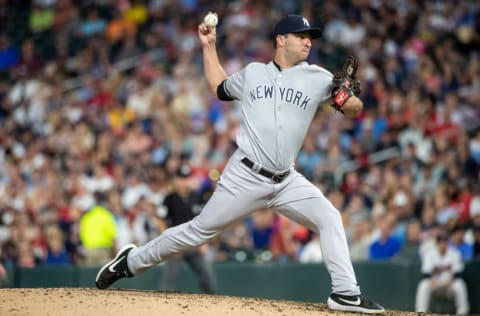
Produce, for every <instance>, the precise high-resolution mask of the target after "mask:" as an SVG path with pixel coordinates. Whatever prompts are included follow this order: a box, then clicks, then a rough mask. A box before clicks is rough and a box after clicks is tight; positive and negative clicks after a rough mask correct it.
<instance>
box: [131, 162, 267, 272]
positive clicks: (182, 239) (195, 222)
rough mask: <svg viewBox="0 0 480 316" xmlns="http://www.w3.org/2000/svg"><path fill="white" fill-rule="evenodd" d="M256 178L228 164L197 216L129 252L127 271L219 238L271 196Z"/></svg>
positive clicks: (150, 265) (248, 171)
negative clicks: (230, 225)
mask: <svg viewBox="0 0 480 316" xmlns="http://www.w3.org/2000/svg"><path fill="white" fill-rule="evenodd" d="M233 159H235V158H233ZM258 177H259V176H253V175H252V173H251V171H250V170H249V169H247V168H246V167H245V166H243V165H240V164H239V163H238V161H236V160H233V161H231V162H229V165H227V167H226V169H225V172H224V173H223V175H222V178H221V180H220V182H219V183H218V185H217V189H216V190H215V192H214V193H213V195H212V197H211V198H210V200H209V201H208V202H207V204H206V205H205V207H204V208H203V210H202V211H201V212H200V214H199V215H198V216H196V217H195V218H194V219H192V220H191V221H189V222H187V223H184V224H181V225H178V226H175V227H171V228H169V229H167V230H165V231H164V232H163V233H162V234H161V235H160V236H158V237H157V238H155V239H153V240H151V241H150V242H148V243H147V244H145V245H144V246H142V247H138V248H136V249H133V250H132V251H131V252H130V253H129V255H128V258H127V261H128V262H127V263H128V268H129V270H130V272H131V273H132V274H133V275H136V274H139V273H141V272H143V271H145V270H146V269H148V268H150V267H152V266H154V265H156V264H158V263H160V262H161V261H163V260H166V259H168V258H169V257H170V256H172V255H175V254H177V253H180V252H183V251H185V250H188V249H191V248H194V247H197V246H199V245H201V244H204V243H206V242H207V241H209V240H211V239H212V238H215V237H216V236H218V235H219V234H220V233H221V232H222V230H223V229H225V227H227V226H228V225H229V224H231V223H233V222H235V221H236V220H238V219H240V218H243V217H245V216H246V215H248V214H249V213H251V212H252V211H254V210H256V209H258V208H261V207H263V206H264V205H265V203H266V198H265V197H266V196H268V195H269V194H270V193H271V186H269V185H268V184H266V183H264V182H262V181H259V180H258V179H259V178H258ZM260 179H261V178H260Z"/></svg>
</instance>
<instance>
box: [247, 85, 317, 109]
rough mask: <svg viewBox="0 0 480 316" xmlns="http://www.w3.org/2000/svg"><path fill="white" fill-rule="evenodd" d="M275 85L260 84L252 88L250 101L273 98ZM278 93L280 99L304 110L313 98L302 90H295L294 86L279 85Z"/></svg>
mask: <svg viewBox="0 0 480 316" xmlns="http://www.w3.org/2000/svg"><path fill="white" fill-rule="evenodd" d="M273 90H274V87H273V86H265V85H259V86H257V87H255V88H254V89H252V90H250V101H251V102H254V101H256V100H260V99H273ZM278 94H279V96H280V100H281V101H283V102H287V103H291V104H293V105H295V106H297V107H299V108H301V109H303V110H306V109H307V106H308V103H309V102H310V101H311V100H312V98H311V97H309V96H307V95H306V94H304V93H303V92H302V91H299V90H294V89H292V88H282V87H278Z"/></svg>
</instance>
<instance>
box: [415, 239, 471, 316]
mask: <svg viewBox="0 0 480 316" xmlns="http://www.w3.org/2000/svg"><path fill="white" fill-rule="evenodd" d="M463 269H464V265H463V262H462V258H461V255H460V252H459V251H458V250H457V249H454V248H452V247H449V246H448V235H447V234H445V233H443V232H442V233H440V234H439V235H438V236H437V242H436V247H434V248H432V249H430V251H428V252H427V253H426V254H425V256H424V257H423V258H422V274H423V275H424V276H425V278H423V279H422V281H420V283H419V284H418V287H417V295H416V300H415V311H416V312H427V310H428V307H429V305H430V298H431V294H432V292H433V291H434V290H437V289H441V288H444V289H446V290H448V291H450V292H451V293H452V294H453V297H454V300H455V306H456V314H457V315H466V314H468V312H469V310H470V305H469V302H468V293H467V286H466V284H465V281H464V280H463V279H462V278H461V277H460V274H461V273H462V272H463Z"/></svg>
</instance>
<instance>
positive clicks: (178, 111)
mask: <svg viewBox="0 0 480 316" xmlns="http://www.w3.org/2000/svg"><path fill="white" fill-rule="evenodd" d="M208 11H215V12H217V13H218V15H219V20H220V21H219V25H218V26H217V34H218V40H217V46H218V49H219V54H220V58H221V60H222V64H223V65H224V67H225V69H226V71H227V73H229V74H231V73H233V72H235V71H238V70H239V69H241V68H242V67H243V66H244V65H245V64H246V63H248V62H251V61H254V60H256V61H261V62H268V61H269V60H271V58H272V56H273V45H272V39H271V37H270V32H271V30H272V27H273V25H274V23H275V22H276V20H277V19H278V18H279V17H282V16H283V15H285V14H286V13H299V14H302V15H304V16H305V17H307V18H308V19H309V20H310V21H311V24H312V25H318V26H321V27H322V29H323V36H322V38H320V39H319V40H315V41H313V46H314V47H313V49H312V53H311V55H310V57H309V59H310V60H309V61H310V62H311V63H316V64H319V65H321V66H323V67H325V68H327V69H329V70H330V71H332V72H334V71H336V70H338V68H339V67H340V65H341V63H342V62H343V60H344V58H345V57H346V56H347V55H349V54H354V55H355V56H357V57H358V59H359V61H360V68H359V72H358V75H359V79H360V81H361V87H362V93H361V98H362V100H363V101H364V111H363V113H362V115H361V116H360V117H359V118H358V119H355V120H349V119H344V118H342V116H341V115H340V114H339V113H334V112H333V111H332V110H331V109H329V108H328V107H325V108H323V109H321V111H319V112H318V113H317V115H316V116H315V118H314V121H313V124H312V126H311V128H310V130H309V132H308V135H307V138H306V140H305V143H304V147H303V148H302V150H301V152H300V154H299V156H298V160H297V163H296V167H297V169H298V170H299V171H300V172H302V173H303V174H304V175H305V176H306V177H307V178H309V179H310V180H312V181H313V182H314V183H315V184H317V185H318V186H319V187H320V188H321V190H322V191H323V192H324V194H325V195H326V196H327V197H328V198H329V199H330V201H331V202H332V203H333V204H334V205H335V206H336V207H337V208H338V209H339V210H340V211H341V213H342V216H343V219H344V225H345V229H346V232H347V237H348V242H349V245H350V251H351V256H352V259H353V260H391V259H398V260H419V259H421V256H422V254H423V253H425V252H426V251H427V250H428V249H429V247H430V248H431V247H432V245H433V244H434V242H435V238H436V236H437V235H438V234H439V233H441V232H447V233H449V236H450V241H449V242H450V243H451V246H452V247H456V248H457V249H459V251H460V252H461V254H462V258H463V259H464V260H471V259H473V258H475V257H477V258H478V257H480V172H479V169H480V168H479V166H480V55H479V50H478V47H480V4H479V3H477V2H476V1H446V2H443V1H426V0H425V1H422V0H417V1H415V0H398V1H379V0H352V1H338V2H332V1H293V0H285V1H268V0H256V1H253V0H238V1H224V0H217V1H210V0H181V1H180V0H179V1H169V0H150V1H149V0H143V1H142V0H120V1H113V0H112V1H110V0H88V1H87V0H85V1H74V0H32V1H14V0H0V21H2V22H1V23H0V262H1V263H3V266H5V267H13V266H19V267H35V266H39V265H54V264H68V265H96V264H100V263H102V262H100V261H101V260H104V259H103V258H105V256H111V255H112V254H113V253H114V251H115V249H118V248H119V247H121V246H123V245H125V244H126V243H129V242H134V243H136V244H143V243H146V242H147V241H148V240H150V239H152V238H154V237H155V236H157V235H158V234H160V233H161V231H162V230H163V229H164V228H165V226H166V224H165V220H164V216H165V214H164V211H163V210H164V208H163V205H162V203H163V198H164V197H165V195H166V194H168V192H169V190H170V189H171V178H172V176H173V175H174V173H175V171H176V170H177V168H178V167H179V166H180V165H181V164H188V165H189V166H190V167H191V170H192V174H191V185H192V187H193V188H194V190H195V191H196V192H197V194H198V196H199V197H200V200H201V201H204V202H205V201H206V200H207V199H208V197H209V195H210V194H211V192H212V190H213V188H214V186H215V183H216V180H218V177H219V175H220V174H221V171H222V168H223V167H224V164H225V163H226V160H227V159H228V157H229V156H230V154H231V153H232V152H233V151H234V150H235V133H236V130H237V128H238V126H239V119H240V104H238V103H236V102H220V101H218V100H216V99H215V98H214V96H213V95H211V93H210V92H209V89H208V88H207V84H206V82H205V79H204V76H203V69H202V55H201V49H200V47H199V43H198V40H197V25H198V23H199V22H200V21H201V20H202V18H203V16H204V15H205V14H206V13H207V12H208ZM200 209H201V207H198V208H197V212H198V211H199V210H200ZM321 211H322V210H319V212H321ZM320 238H321V236H318V235H317V234H315V233H314V232H311V231H308V230H307V229H306V228H304V227H302V226H299V225H298V224H296V223H294V222H292V221H290V220H288V219H286V218H284V217H280V216H278V215H277V214H276V213H275V210H272V209H266V210H261V211H258V212H256V213H254V214H253V215H251V216H249V217H247V218H246V219H244V220H242V221H240V222H238V223H235V224H234V225H233V226H232V227H230V228H229V229H227V230H226V231H225V232H224V233H223V234H222V235H221V236H220V238H218V239H216V240H214V241H212V242H211V243H210V244H209V246H208V249H207V250H206V255H207V257H208V258H209V260H210V261H216V262H218V261H228V260H235V261H247V260H255V261H258V262H263V261H271V260H276V261H281V262H286V261H299V262H320V261H321V260H322V256H321V252H320V247H319V246H318V245H319V239H320ZM99 249H100V252H99V251H98V250H99ZM0 275H2V269H1V266H0Z"/></svg>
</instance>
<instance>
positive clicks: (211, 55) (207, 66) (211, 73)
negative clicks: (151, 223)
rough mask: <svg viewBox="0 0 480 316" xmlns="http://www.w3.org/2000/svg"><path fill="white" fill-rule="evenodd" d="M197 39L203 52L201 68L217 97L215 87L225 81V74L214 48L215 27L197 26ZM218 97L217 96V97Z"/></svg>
mask: <svg viewBox="0 0 480 316" xmlns="http://www.w3.org/2000/svg"><path fill="white" fill-rule="evenodd" d="M198 38H199V39H200V43H201V45H202V50H203V66H204V71H205V77H206V78H207V81H208V85H209V87H210V90H211V91H212V93H213V94H214V95H215V96H217V87H218V85H219V84H221V83H222V81H224V80H225V79H227V74H226V72H225V70H224V69H223V67H222V65H221V64H220V60H219V59H218V54H217V48H216V46H215V44H216V40H217V33H216V30H215V27H211V26H207V25H206V24H205V23H203V22H202V23H200V25H198ZM217 97H218V96H217Z"/></svg>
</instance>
